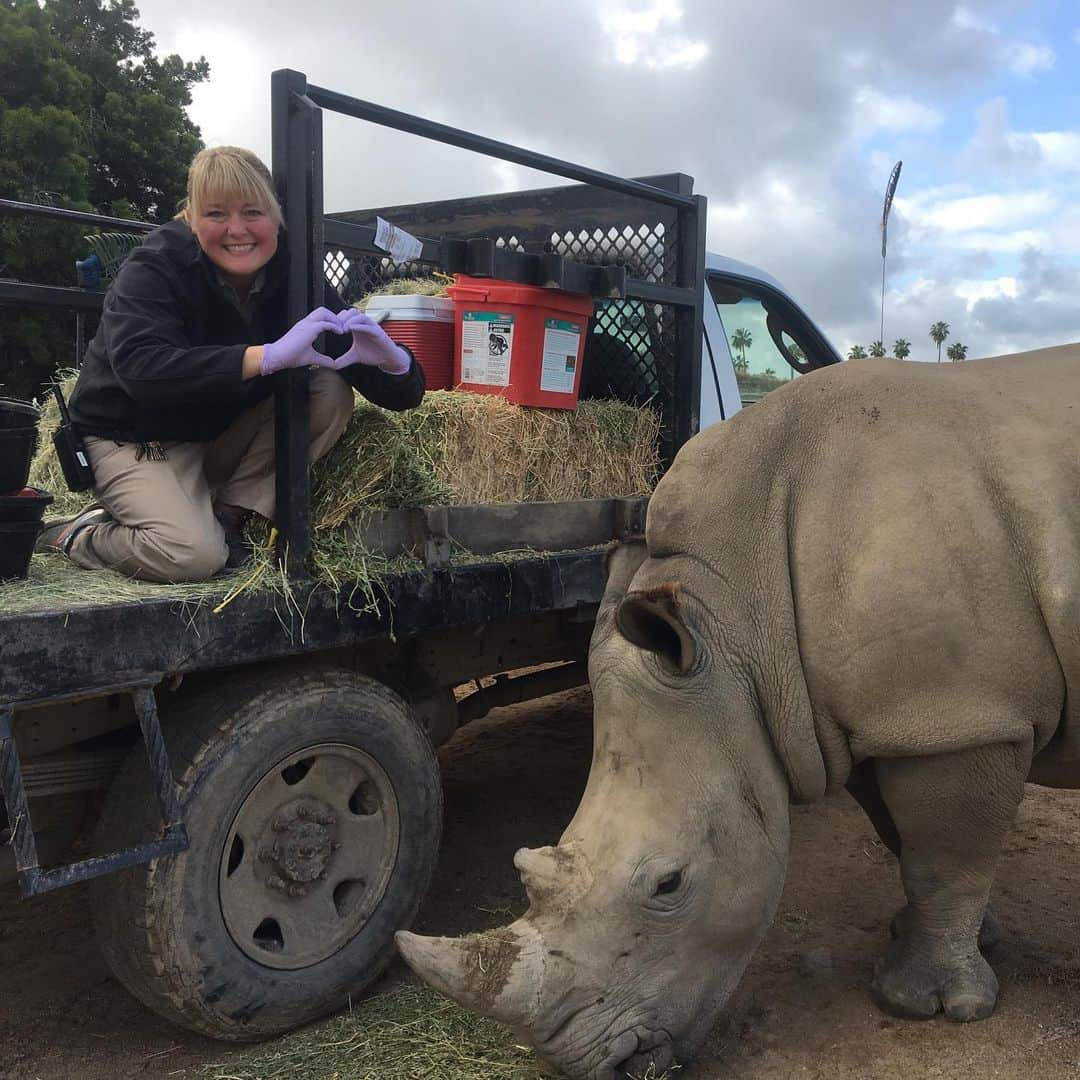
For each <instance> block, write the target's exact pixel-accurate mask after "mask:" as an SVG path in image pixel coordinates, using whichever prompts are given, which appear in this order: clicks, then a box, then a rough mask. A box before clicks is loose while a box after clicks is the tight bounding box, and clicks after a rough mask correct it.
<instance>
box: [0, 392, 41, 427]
mask: <svg viewBox="0 0 1080 1080" xmlns="http://www.w3.org/2000/svg"><path fill="white" fill-rule="evenodd" d="M40 416H41V412H40V410H39V409H38V407H37V406H36V405H35V404H34V403H33V402H31V401H18V400H17V399H15V398H6V397H0V431H2V430H4V429H5V428H27V427H37V422H38V418H39V417H40Z"/></svg>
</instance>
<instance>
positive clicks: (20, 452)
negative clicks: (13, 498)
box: [0, 427, 37, 495]
mask: <svg viewBox="0 0 1080 1080" xmlns="http://www.w3.org/2000/svg"><path fill="white" fill-rule="evenodd" d="M36 446H37V428H33V427H21V428H5V427H0V495H10V494H11V493H12V492H15V491H20V490H21V489H22V488H24V487H26V481H27V480H28V479H29V477H30V461H31V459H32V458H33V456H34V448H35V447H36Z"/></svg>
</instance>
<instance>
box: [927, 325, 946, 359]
mask: <svg viewBox="0 0 1080 1080" xmlns="http://www.w3.org/2000/svg"><path fill="white" fill-rule="evenodd" d="M948 336H949V324H948V323H947V322H936V323H934V325H933V326H931V327H930V340H931V341H932V342H933V343H934V344H935V345H936V346H937V362H938V363H939V364H940V363H941V346H942V345H943V344H944V343H945V339H946V338H947V337H948Z"/></svg>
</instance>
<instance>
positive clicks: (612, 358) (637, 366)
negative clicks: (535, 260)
mask: <svg viewBox="0 0 1080 1080" xmlns="http://www.w3.org/2000/svg"><path fill="white" fill-rule="evenodd" d="M657 323H658V320H657V315H656V312H655V310H654V309H653V308H652V306H651V305H649V304H646V303H645V302H644V301H642V300H635V299H625V300H599V301H597V304H596V308H595V311H594V313H593V320H592V325H591V328H590V333H589V335H588V338H587V340H586V343H585V355H584V358H583V360H582V371H581V397H582V398H615V399H617V400H619V401H625V402H627V404H630V405H644V404H645V403H646V402H650V401H653V400H654V399H656V398H658V397H659V395H660V392H661V382H660V374H659V370H658V365H657V360H656V356H655V354H654V351H653V344H654V342H655V341H656V339H657V332H658V329H657ZM657 404H659V402H657Z"/></svg>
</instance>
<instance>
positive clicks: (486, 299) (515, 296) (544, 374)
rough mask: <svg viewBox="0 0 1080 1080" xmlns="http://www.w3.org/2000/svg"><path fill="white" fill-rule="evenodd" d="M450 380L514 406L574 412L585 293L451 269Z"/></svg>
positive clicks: (588, 311) (587, 311) (587, 306)
mask: <svg viewBox="0 0 1080 1080" xmlns="http://www.w3.org/2000/svg"><path fill="white" fill-rule="evenodd" d="M455 282H456V284H454V285H450V286H448V287H447V290H446V291H447V292H448V293H449V294H450V295H451V296H452V297H453V298H454V304H455V306H456V308H457V313H456V318H455V322H454V379H455V382H456V383H457V384H458V385H460V387H461V389H463V390H471V391H473V392H474V393H477V394H498V395H500V396H501V397H504V398H506V399H507V400H508V401H513V402H514V403H515V404H518V405H535V406H539V407H541V408H545V409H576V408H577V401H578V392H579V390H580V389H581V357H582V353H583V352H584V349H585V335H586V333H587V330H588V325H589V316H590V315H592V310H593V302H592V297H589V296H585V295H581V294H578V293H570V292H563V291H562V290H560V289H544V288H540V287H539V286H537V285H517V284H514V283H513V282H510V281H497V280H494V279H492V278H474V277H467V276H466V275H465V274H458V275H456V278H455Z"/></svg>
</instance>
